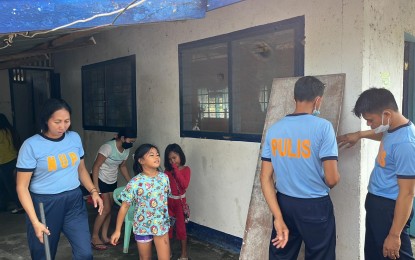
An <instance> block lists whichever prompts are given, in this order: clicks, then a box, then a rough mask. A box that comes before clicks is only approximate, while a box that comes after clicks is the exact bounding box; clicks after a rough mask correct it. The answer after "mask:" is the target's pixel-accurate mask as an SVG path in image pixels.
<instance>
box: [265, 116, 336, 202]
mask: <svg viewBox="0 0 415 260" xmlns="http://www.w3.org/2000/svg"><path fill="white" fill-rule="evenodd" d="M337 157H338V149H337V142H336V136H335V134H334V129H333V126H332V124H331V123H330V122H329V121H327V120H326V119H323V118H319V117H316V116H313V115H310V114H305V113H304V114H291V115H287V116H286V117H284V118H283V119H281V120H280V121H278V122H276V123H275V124H274V125H272V126H271V127H270V128H269V129H268V131H267V134H266V137H265V141H264V145H263V148H262V160H264V161H271V163H272V166H273V168H274V177H275V180H276V186H275V188H276V189H277V190H278V192H281V193H283V194H285V195H288V196H291V197H295V198H319V197H323V196H326V195H327V194H328V193H329V191H330V188H329V187H328V186H327V185H326V183H325V181H324V170H323V161H324V160H337Z"/></svg>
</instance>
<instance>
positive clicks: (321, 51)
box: [54, 0, 363, 259]
mask: <svg viewBox="0 0 415 260" xmlns="http://www.w3.org/2000/svg"><path fill="white" fill-rule="evenodd" d="M362 7H363V3H362V2H361V1H340V0H336V1H333V0H318V1H317V0H315V1H292V0H285V1H282V0H281V1H270V0H245V1H243V2H241V3H237V4H234V5H231V6H228V7H224V8H221V9H217V10H215V11H212V12H209V13H208V15H207V17H206V18H204V19H200V20H193V21H183V22H170V23H158V24H148V25H139V26H134V27H130V28H119V29H117V30H114V31H113V32H109V33H104V34H100V35H97V36H95V39H96V42H97V45H96V46H93V47H87V48H85V49H83V50H80V51H76V52H71V53H62V54H59V55H56V59H55V61H54V62H55V65H56V68H57V70H58V72H60V73H61V82H62V83H61V84H62V97H63V98H65V99H67V101H68V102H70V103H71V104H72V106H73V107H77V108H75V109H74V118H79V120H76V119H75V120H74V127H75V130H76V129H78V130H81V129H82V128H81V110H80V109H81V98H80V97H81V74H80V68H81V66H82V65H86V64H91V63H95V62H99V61H104V60H108V59H113V58H117V57H121V56H126V55H130V54H136V56H137V64H136V65H137V104H138V133H139V135H138V140H139V142H140V143H141V142H150V143H155V144H157V145H158V146H159V147H160V148H161V150H163V149H164V148H165V146H166V145H167V144H168V143H171V142H177V143H179V144H180V145H182V146H183V148H184V151H185V152H186V154H187V156H188V165H189V166H190V167H191V168H192V170H193V176H192V182H191V185H190V188H189V191H188V199H189V204H190V207H191V209H192V220H193V221H195V222H196V223H198V224H201V225H204V226H207V227H210V228H213V229H216V230H220V231H222V232H225V233H228V234H231V235H234V236H237V237H243V232H244V227H245V221H246V215H247V211H248V206H249V202H250V195H251V190H252V184H253V178H254V175H255V169H256V163H257V158H258V152H259V144H258V143H248V142H230V141H217V140H206V139H192V138H180V137H179V136H180V133H179V129H180V125H179V123H180V121H179V118H180V114H179V86H178V82H179V79H178V72H179V71H178V48H177V45H178V44H180V43H184V42H189V41H194V40H198V39H203V38H206V37H210V36H216V35H220V34H224V33H229V32H233V31H236V30H240V29H245V28H249V27H252V26H256V25H261V24H267V23H271V22H276V21H281V20H284V19H288V18H292V17H295V16H301V15H305V23H306V24H305V34H306V39H305V73H306V74H309V75H313V74H314V75H319V74H331V73H346V74H347V76H346V84H347V86H346V94H351V93H352V94H353V95H355V96H356V95H357V93H359V92H360V86H361V75H360V74H361V69H362V46H363V28H362V20H363V11H362V10H363V8H362ZM354 100H355V98H354V97H353V98H345V107H346V110H347V111H350V109H349V108H350V106H351V103H352V102H354ZM349 114H350V113H343V114H342V119H345V120H351V119H350V118H351V116H350V115H349ZM353 123H354V124H353V125H352V126H349V128H348V127H346V126H344V125H343V124H342V125H341V128H340V129H341V130H350V129H355V130H357V129H358V128H359V121H358V120H354V121H353ZM107 137H108V136H107V135H105V134H100V135H97V133H96V132H91V131H85V132H84V143H85V148H86V149H87V158H86V160H87V164H89V165H90V160H92V159H93V157H94V156H95V152H96V149H97V147H98V146H99V144H101V143H102V142H103V141H104V140H105V139H106V138H107ZM349 157H350V158H348V159H349V160H350V159H352V160H355V161H357V162H358V161H359V154H358V153H354V154H351V155H350V156H349ZM88 161H89V162H88ZM340 169H341V172H342V173H343V174H342V182H341V184H340V185H339V187H336V189H334V190H333V193H332V197H333V201H334V204H335V210H336V217H337V223H338V224H337V230H338V237H339V239H338V254H339V255H340V256H341V258H339V259H357V258H358V255H359V252H358V250H356V248H360V246H361V245H360V240H359V237H360V231H361V230H362V222H361V220H360V218H361V215H362V205H361V204H360V203H356V201H359V199H360V198H359V196H360V193H361V191H360V190H361V185H360V182H359V178H360V175H359V164H358V163H357V164H355V163H353V164H352V163H347V164H341V165H340Z"/></svg>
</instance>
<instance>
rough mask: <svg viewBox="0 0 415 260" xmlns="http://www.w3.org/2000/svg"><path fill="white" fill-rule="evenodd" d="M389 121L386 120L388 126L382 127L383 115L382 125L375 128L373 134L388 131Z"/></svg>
mask: <svg viewBox="0 0 415 260" xmlns="http://www.w3.org/2000/svg"><path fill="white" fill-rule="evenodd" d="M389 127H390V125H389V119H388V124H387V125H384V124H383V114H382V124H381V125H380V126H378V127H376V128H375V134H379V133H383V132H386V131H388V130H389Z"/></svg>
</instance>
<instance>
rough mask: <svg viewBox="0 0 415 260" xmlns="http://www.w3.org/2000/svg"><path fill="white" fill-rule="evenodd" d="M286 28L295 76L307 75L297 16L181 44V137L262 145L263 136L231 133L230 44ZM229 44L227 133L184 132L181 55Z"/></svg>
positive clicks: (301, 25)
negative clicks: (290, 33)
mask: <svg viewBox="0 0 415 260" xmlns="http://www.w3.org/2000/svg"><path fill="white" fill-rule="evenodd" d="M287 29H293V30H294V75H292V77H299V76H303V75H304V38H305V18H304V16H298V17H294V18H290V19H287V20H283V21H278V22H274V23H270V24H265V25H259V26H255V27H251V28H247V29H243V30H239V31H235V32H231V33H228V34H223V35H218V36H214V37H210V38H206V39H201V40H197V41H193V42H188V43H182V44H179V45H178V62H179V96H180V137H189V138H204V139H215V140H230V141H245V142H261V138H262V134H246V133H244V134H242V133H232V128H233V123H232V119H231V118H232V117H233V114H232V113H233V111H232V110H233V108H232V104H233V103H232V102H233V100H232V47H231V43H232V41H235V40H240V39H243V38H248V37H252V36H257V35H260V34H266V33H270V32H273V31H283V30H287ZM218 43H227V46H228V90H229V91H228V96H229V100H228V104H229V122H228V129H229V130H228V132H207V131H193V130H184V122H183V112H184V111H183V102H184V100H183V88H184V86H183V66H182V52H183V51H186V50H191V49H194V48H200V47H204V46H208V45H213V44H218Z"/></svg>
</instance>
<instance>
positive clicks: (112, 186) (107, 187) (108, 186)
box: [98, 178, 117, 193]
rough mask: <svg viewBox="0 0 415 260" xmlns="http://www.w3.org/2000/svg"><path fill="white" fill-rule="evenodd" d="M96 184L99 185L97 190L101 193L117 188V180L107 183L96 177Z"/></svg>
mask: <svg viewBox="0 0 415 260" xmlns="http://www.w3.org/2000/svg"><path fill="white" fill-rule="evenodd" d="M98 186H99V191H100V192H101V193H108V192H114V190H115V189H116V188H117V182H115V183H113V184H107V183H105V182H103V181H101V179H99V178H98Z"/></svg>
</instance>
